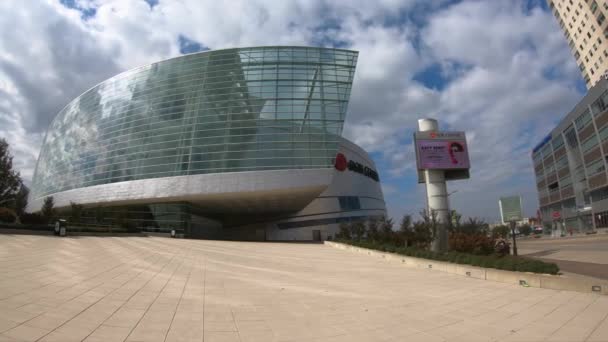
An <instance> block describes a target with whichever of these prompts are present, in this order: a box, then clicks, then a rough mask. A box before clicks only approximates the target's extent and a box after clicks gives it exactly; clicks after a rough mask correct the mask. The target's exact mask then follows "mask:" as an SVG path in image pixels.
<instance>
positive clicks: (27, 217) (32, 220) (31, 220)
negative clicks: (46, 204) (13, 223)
mask: <svg viewBox="0 0 608 342" xmlns="http://www.w3.org/2000/svg"><path fill="white" fill-rule="evenodd" d="M21 223H22V224H46V223H47V222H46V218H44V217H42V215H40V214H38V213H33V214H32V213H24V214H23V215H21Z"/></svg>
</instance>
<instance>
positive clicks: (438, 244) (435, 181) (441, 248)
mask: <svg viewBox="0 0 608 342" xmlns="http://www.w3.org/2000/svg"><path fill="white" fill-rule="evenodd" d="M418 130H419V131H420V132H428V131H431V132H433V131H434V132H436V131H438V130H439V124H438V123H437V120H435V119H420V120H418ZM424 180H425V184H426V199H427V210H428V212H429V215H432V212H435V213H437V221H438V223H439V225H438V227H436V231H435V233H436V235H435V238H434V240H433V243H432V244H431V250H433V251H435V252H445V251H447V249H448V236H447V233H448V232H447V229H446V228H447V227H446V226H447V224H448V221H449V220H450V207H449V204H448V190H447V184H446V181H445V172H444V171H443V170H424Z"/></svg>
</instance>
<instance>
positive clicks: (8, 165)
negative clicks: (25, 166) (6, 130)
mask: <svg viewBox="0 0 608 342" xmlns="http://www.w3.org/2000/svg"><path fill="white" fill-rule="evenodd" d="M8 146H9V145H8V143H7V142H6V140H4V139H0V206H6V205H7V204H9V203H11V202H13V201H14V199H15V196H16V194H17V192H18V191H19V186H20V185H21V177H20V176H19V172H16V171H14V170H13V156H11V154H10V152H9V150H8Z"/></svg>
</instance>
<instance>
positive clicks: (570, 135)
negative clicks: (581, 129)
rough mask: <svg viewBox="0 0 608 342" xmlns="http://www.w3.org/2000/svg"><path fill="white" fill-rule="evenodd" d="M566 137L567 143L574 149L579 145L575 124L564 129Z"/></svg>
mask: <svg viewBox="0 0 608 342" xmlns="http://www.w3.org/2000/svg"><path fill="white" fill-rule="evenodd" d="M564 138H566V143H567V144H568V147H570V148H571V149H574V148H576V147H577V146H578V138H577V137H576V131H575V130H574V126H570V127H568V128H566V130H565V131H564Z"/></svg>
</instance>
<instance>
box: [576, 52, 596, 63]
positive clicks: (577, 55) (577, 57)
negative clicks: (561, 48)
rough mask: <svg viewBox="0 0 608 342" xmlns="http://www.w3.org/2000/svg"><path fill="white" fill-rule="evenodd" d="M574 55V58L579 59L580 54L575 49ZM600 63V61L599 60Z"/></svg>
mask: <svg viewBox="0 0 608 342" xmlns="http://www.w3.org/2000/svg"><path fill="white" fill-rule="evenodd" d="M574 57H575V58H576V59H579V58H580V57H581V54H580V53H579V52H578V51H576V52H575V53H574ZM600 63H601V61H600Z"/></svg>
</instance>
